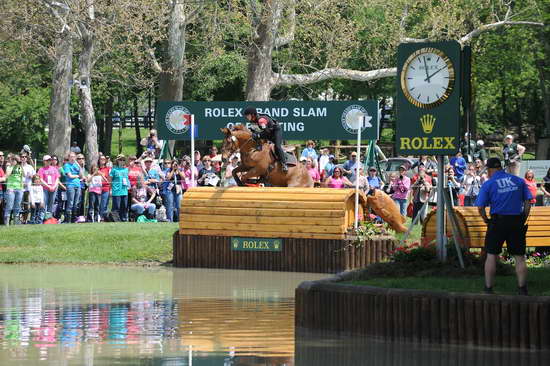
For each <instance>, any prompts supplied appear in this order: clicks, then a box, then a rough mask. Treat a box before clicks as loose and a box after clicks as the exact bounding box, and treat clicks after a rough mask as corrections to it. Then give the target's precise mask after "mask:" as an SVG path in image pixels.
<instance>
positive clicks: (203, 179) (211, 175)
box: [197, 155, 219, 186]
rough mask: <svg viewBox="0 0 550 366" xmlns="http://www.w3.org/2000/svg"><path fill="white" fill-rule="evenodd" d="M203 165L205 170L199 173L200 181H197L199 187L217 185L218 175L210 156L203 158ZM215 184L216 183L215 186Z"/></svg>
mask: <svg viewBox="0 0 550 366" xmlns="http://www.w3.org/2000/svg"><path fill="white" fill-rule="evenodd" d="M202 165H203V168H202V169H201V170H200V171H199V179H197V184H198V185H199V186H207V185H214V186H216V185H217V181H218V180H219V178H218V179H216V177H217V174H216V171H215V170H214V168H213V167H212V159H211V158H210V156H208V155H206V156H204V157H203V158H202ZM214 182H216V183H215V184H214Z"/></svg>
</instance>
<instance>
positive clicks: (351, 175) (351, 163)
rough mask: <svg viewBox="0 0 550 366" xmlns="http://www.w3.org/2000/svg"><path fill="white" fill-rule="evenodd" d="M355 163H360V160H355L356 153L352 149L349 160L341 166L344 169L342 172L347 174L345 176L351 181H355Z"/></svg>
mask: <svg viewBox="0 0 550 366" xmlns="http://www.w3.org/2000/svg"><path fill="white" fill-rule="evenodd" d="M357 164H359V166H360V164H361V162H360V161H358V160H357V153H356V152H355V151H353V152H352V153H351V154H350V156H349V160H347V161H346V162H345V163H344V165H343V166H342V169H343V170H344V174H345V175H346V176H347V178H348V179H349V180H350V181H351V182H355V175H356V174H355V173H356V171H357Z"/></svg>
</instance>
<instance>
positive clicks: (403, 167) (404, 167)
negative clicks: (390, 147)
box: [399, 165, 407, 170]
mask: <svg viewBox="0 0 550 366" xmlns="http://www.w3.org/2000/svg"><path fill="white" fill-rule="evenodd" d="M399 169H403V170H407V167H406V166H405V165H401V166H400V167H399Z"/></svg>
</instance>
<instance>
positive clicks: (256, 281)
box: [0, 265, 550, 366]
mask: <svg viewBox="0 0 550 366" xmlns="http://www.w3.org/2000/svg"><path fill="white" fill-rule="evenodd" d="M326 276H327V275H325V274H304V273H281V272H260V271H228V270H212V269H172V268H164V267H156V268H138V267H111V266H61V265H50V266H46V265H0V365H89V366H92V365H94V366H97V365H189V366H192V365H196V366H200V365H205V366H206V365H220V366H230V365H233V366H236V365H258V366H259V365H274V366H275V365H278V366H282V365H298V366H304V365H308V366H309V365H312V366H313V365H330V366H333V365H334V366H340V365H376V366H378V365H382V366H385V365H388V366H389V365H423V366H424V365H457V366H458V365H474V366H475V365H483V366H487V365H489V366H490V365H507V364H510V365H522V366H524V365H549V364H550V363H549V362H547V361H548V360H549V358H546V356H547V355H545V354H543V353H530V352H516V351H513V352H509V351H506V352H504V351H489V350H479V349H478V350H468V349H464V348H457V347H455V348H453V347H447V348H445V347H430V346H426V345H423V346H410V345H395V344H391V343H383V342H377V341H371V340H366V339H357V338H335V337H326V336H320V335H312V334H311V333H305V332H303V331H302V330H298V332H297V335H296V336H295V331H294V289H295V287H296V286H297V285H298V284H299V283H300V282H301V281H305V280H315V279H319V278H324V277H326Z"/></svg>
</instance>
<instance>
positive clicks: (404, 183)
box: [392, 165, 411, 216]
mask: <svg viewBox="0 0 550 366" xmlns="http://www.w3.org/2000/svg"><path fill="white" fill-rule="evenodd" d="M406 171H407V169H406V168H405V166H404V165H401V166H400V167H399V176H398V177H397V178H396V179H395V180H394V181H393V182H392V188H393V194H392V198H393V200H394V201H395V203H396V204H397V206H399V211H400V212H401V215H403V216H406V215H407V195H408V193H409V188H410V187H411V179H410V178H409V177H407V176H406V175H405V172H406Z"/></svg>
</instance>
